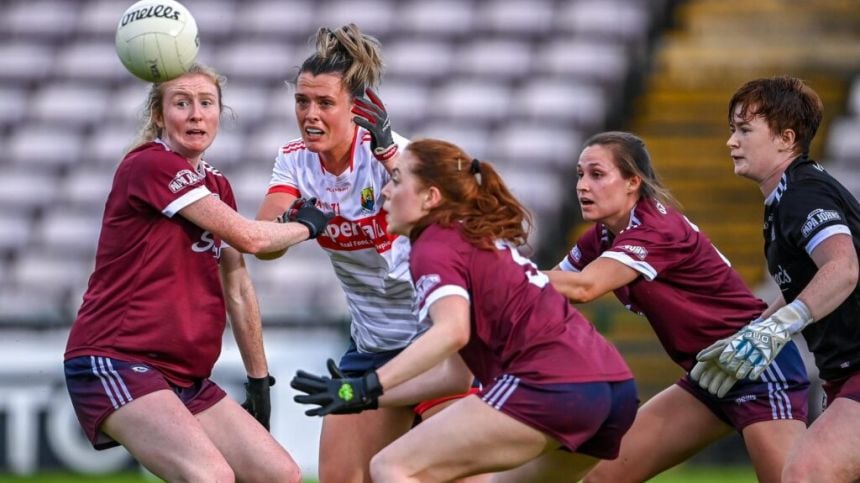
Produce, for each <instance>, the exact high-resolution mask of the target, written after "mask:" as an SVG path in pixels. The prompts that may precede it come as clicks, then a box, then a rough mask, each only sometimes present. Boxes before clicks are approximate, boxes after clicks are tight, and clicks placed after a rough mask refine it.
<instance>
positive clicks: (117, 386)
mask: <svg viewBox="0 0 860 483" xmlns="http://www.w3.org/2000/svg"><path fill="white" fill-rule="evenodd" d="M64 365H65V370H66V387H67V388H68V390H69V396H71V399H72V406H74V408H75V414H77V416H78V422H80V424H81V428H83V430H84V433H85V434H86V435H87V438H89V440H90V442H91V443H92V445H93V448H95V449H107V448H112V447H114V446H119V443H117V442H116V441H114V440H113V438H111V437H110V436H108V435H106V434H105V433H103V432H102V431H101V430H100V427H101V424H102V422H104V420H105V418H107V417H108V416H110V415H111V414H112V413H113V412H114V411H116V410H117V409H119V408H121V407H123V406H125V405H126V404H128V403H130V402H131V401H133V400H134V399H135V398H139V397H142V396H145V395H147V394H149V393H152V392H155V391H160V390H162V389H167V390H170V391H173V392H174V393H175V394H176V396H177V397H178V398H179V399H180V400H181V401H182V402H183V403H184V404H185V407H187V408H188V410H189V411H191V414H197V413H199V412H201V411H205V410H206V409H209V408H210V407H212V406H213V405H215V403H217V402H218V401H220V400H221V399H223V398H224V397H225V396H226V395H227V394H226V393H225V392H224V390H223V389H221V388H220V387H218V385H217V384H215V383H214V382H212V381H211V380H209V379H201V380H200V381H197V382H196V383H195V384H193V385H192V386H190V387H179V386H176V385H174V384H171V383H170V382H168V381H167V379H165V378H164V376H163V375H161V373H160V372H158V370H157V369H155V368H154V367H152V366H149V365H147V364H143V363H139V362H126V361H122V360H119V359H111V358H109V357H99V356H82V357H75V358H73V359H69V360H67V361H65V364H64Z"/></svg>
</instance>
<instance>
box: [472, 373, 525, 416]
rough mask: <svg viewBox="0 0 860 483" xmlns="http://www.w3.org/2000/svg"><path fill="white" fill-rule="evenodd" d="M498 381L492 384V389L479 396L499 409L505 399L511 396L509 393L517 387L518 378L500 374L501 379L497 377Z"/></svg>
mask: <svg viewBox="0 0 860 483" xmlns="http://www.w3.org/2000/svg"><path fill="white" fill-rule="evenodd" d="M497 381H498V382H496V384H495V385H494V386H493V389H491V390H490V392H488V393H487V394H484V396H483V397H482V398H481V399H483V400H484V402H486V403H487V404H489V405H490V406H492V407H494V408H496V409H499V408H501V407H502V406H504V405H505V401H507V400H508V398H509V397H511V394H513V393H514V391H515V390H516V389H517V386H518V385H519V384H520V378H519V377H514V376H512V375H510V374H504V375H502V377H501V379H497Z"/></svg>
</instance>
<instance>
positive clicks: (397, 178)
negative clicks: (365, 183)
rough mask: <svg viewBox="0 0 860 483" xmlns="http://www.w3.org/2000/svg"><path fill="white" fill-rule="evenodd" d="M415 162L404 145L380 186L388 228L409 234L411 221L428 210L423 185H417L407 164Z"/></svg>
mask: <svg viewBox="0 0 860 483" xmlns="http://www.w3.org/2000/svg"><path fill="white" fill-rule="evenodd" d="M415 162H416V160H415V157H414V155H413V154H412V153H411V152H410V151H409V150H408V149H407V150H406V151H404V152H403V153H402V154H401V155H400V156H399V157H398V158H397V160H396V161H395V164H394V169H393V170H392V172H391V181H389V182H388V183H387V184H386V185H385V187H384V188H383V189H382V196H383V197H384V198H385V203H384V204H383V205H382V208H383V209H384V210H385V211H387V212H388V213H387V214H386V221H387V222H388V232H389V233H395V234H398V235H409V233H410V232H411V231H412V228H413V227H414V226H415V223H416V222H417V221H418V220H420V219H421V218H422V217H424V215H426V214H427V213H428V212H429V211H428V209H427V205H426V203H427V189H426V188H423V187H421V186H420V184H419V182H418V178H416V177H415V175H414V174H412V170H411V167H412V165H413V164H414V163H415Z"/></svg>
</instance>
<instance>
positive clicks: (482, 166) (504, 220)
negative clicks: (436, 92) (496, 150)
mask: <svg viewBox="0 0 860 483" xmlns="http://www.w3.org/2000/svg"><path fill="white" fill-rule="evenodd" d="M406 150H407V151H409V152H410V153H412V154H413V155H414V156H415V158H416V162H415V163H414V164H413V165H412V167H411V170H412V174H414V175H415V176H416V177H417V178H418V182H419V184H420V185H421V186H423V187H430V186H435V187H436V188H437V189H438V190H439V192H440V193H441V194H442V202H441V203H440V204H439V205H438V206H436V207H434V208H433V209H431V210H430V213H428V214H427V215H425V216H424V217H423V218H421V219H420V220H418V222H417V223H416V224H415V226H414V227H413V229H412V231H411V233H410V238H412V240H413V241H414V240H415V239H416V238H417V237H418V235H419V234H420V233H421V232H422V231H423V230H424V228H426V227H427V226H428V225H430V224H432V223H438V224H440V225H442V226H446V227H447V226H452V225H453V224H454V223H456V222H461V223H462V228H463V234H464V235H465V236H466V238H467V239H468V240H469V242H471V243H472V244H473V245H475V246H477V247H478V248H482V249H485V250H492V249H493V248H494V247H495V240H507V241H510V242H513V243H514V244H516V245H518V246H519V245H525V244H526V241H527V240H528V232H529V229H530V228H531V226H532V219H531V215H530V214H529V212H528V211H527V210H526V209H525V208H524V207H523V205H522V204H521V203H520V202H519V201H518V200H517V199H516V198H515V197H514V195H512V194H511V192H510V191H509V190H508V188H507V186H505V183H504V181H502V178H501V176H499V174H498V173H497V172H496V170H495V169H493V166H492V165H491V164H490V163H488V162H486V161H479V160H477V159H473V158H472V157H471V156H469V155H468V154H466V152H465V151H463V150H462V149H461V148H460V147H458V146H456V145H454V144H451V143H449V142H446V141H441V140H438V139H422V140H418V141H413V142H411V143H409V145H408V146H407V147H406ZM524 224H525V226H524Z"/></svg>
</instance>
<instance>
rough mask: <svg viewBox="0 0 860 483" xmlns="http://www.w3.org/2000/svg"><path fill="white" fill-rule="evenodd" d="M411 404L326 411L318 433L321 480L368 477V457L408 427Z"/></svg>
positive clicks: (328, 482) (345, 482)
mask: <svg viewBox="0 0 860 483" xmlns="http://www.w3.org/2000/svg"><path fill="white" fill-rule="evenodd" d="M414 420H415V414H414V413H413V412H412V408H411V407H396V408H380V409H377V410H374V411H364V412H362V413H359V414H348V415H329V416H326V417H325V418H324V419H323V425H322V434H321V435H320V483H350V482H360V481H370V472H369V471H370V458H371V457H373V455H375V454H376V453H377V452H378V451H379V450H381V449H382V448H384V447H385V446H387V445H388V444H389V443H391V442H392V441H394V440H395V439H397V438H399V437H400V436H401V435H403V434H404V433H406V432H407V431H409V428H411V427H412V423H413V421H414Z"/></svg>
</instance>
